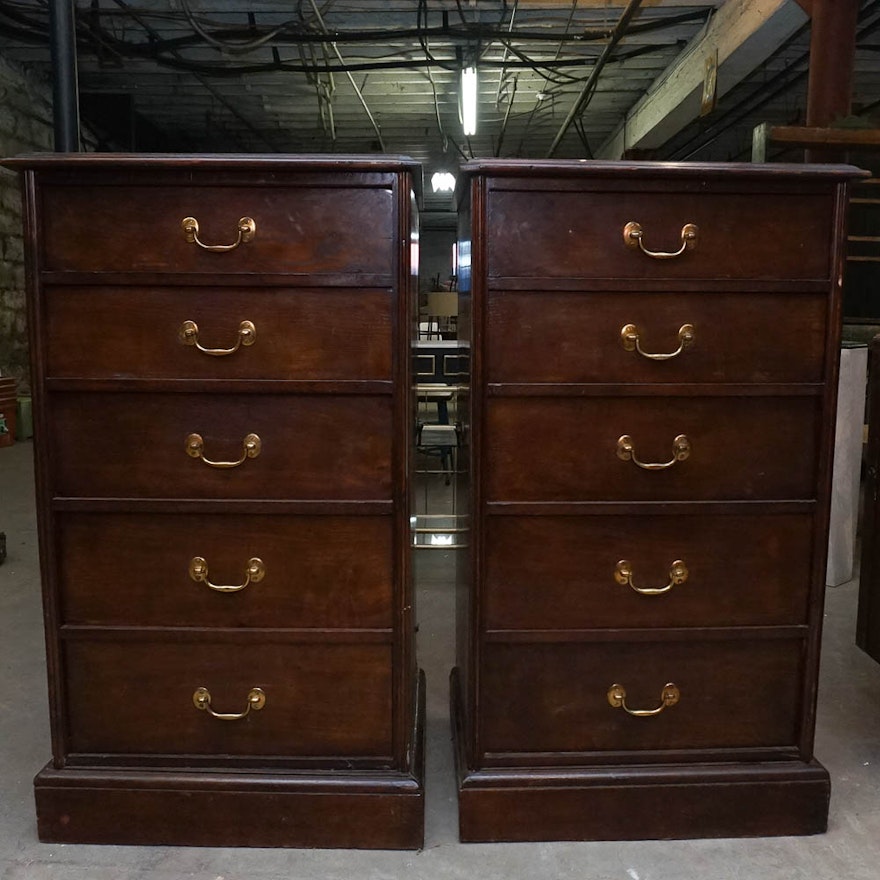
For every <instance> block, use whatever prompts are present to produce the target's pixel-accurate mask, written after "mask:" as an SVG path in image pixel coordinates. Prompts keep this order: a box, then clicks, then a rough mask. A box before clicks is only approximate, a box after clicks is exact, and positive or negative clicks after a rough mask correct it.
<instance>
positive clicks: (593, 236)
mask: <svg viewBox="0 0 880 880" xmlns="http://www.w3.org/2000/svg"><path fill="white" fill-rule="evenodd" d="M833 217H834V200H833V197H832V195H831V193H828V194H820V195H815V194H805V195H799V194H795V193H788V194H783V195H762V194H760V193H757V194H756V193H730V192H717V193H712V192H698V193H686V192H663V193H646V192H640V191H630V192H563V191H557V192H540V191H521V192H516V191H508V192H505V191H494V192H492V193H491V194H490V196H489V204H488V209H487V219H486V228H487V229H489V230H491V234H490V236H489V239H488V242H487V259H488V274H489V277H490V279H491V278H535V279H554V278H581V277H583V278H633V279H654V278H670V279H689V278H706V279H711V278H716V279H736V278H755V279H758V278H762V279H768V280H773V279H797V278H811V279H826V278H829V277H830V273H831V262H830V248H829V243H830V241H831V235H832V220H833ZM630 222H636V223H638V224H640V226H641V229H642V243H643V244H644V246H645V248H647V249H648V250H650V251H654V252H665V253H670V252H674V251H677V250H679V248H680V247H681V245H682V230H683V228H684V227H685V226H686V225H687V224H694V225H696V226H697V228H698V233H697V238H696V242H695V246H694V247H693V248H689V249H687V250H685V252H684V253H682V255H681V256H679V257H676V258H674V259H660V260H658V259H654V258H652V257H650V256H648V255H646V254H645V253H642V251H641V250H640V249H639V247H638V246H636V247H630V246H628V245H627V243H626V241H625V239H624V227H626V225H627V224H628V223H630Z"/></svg>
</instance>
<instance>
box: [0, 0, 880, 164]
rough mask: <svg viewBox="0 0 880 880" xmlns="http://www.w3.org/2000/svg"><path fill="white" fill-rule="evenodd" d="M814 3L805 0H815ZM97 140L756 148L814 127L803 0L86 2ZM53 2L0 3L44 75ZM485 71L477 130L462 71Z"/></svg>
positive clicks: (404, 150) (868, 26) (393, 148)
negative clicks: (471, 124) (790, 127)
mask: <svg viewBox="0 0 880 880" xmlns="http://www.w3.org/2000/svg"><path fill="white" fill-rule="evenodd" d="M804 5H808V4H804ZM75 9H76V34H77V60H78V69H79V88H80V95H81V108H82V116H83V120H84V122H86V123H88V124H89V126H90V128H91V129H92V130H94V131H96V132H97V134H98V137H99V146H100V147H101V148H104V149H117V150H120V149H122V150H150V151H153V150H161V151H186V152H248V153H255V152H256V153H272V152H308V153H328V152H337V153H362V152H387V153H400V154H406V155H410V156H412V157H414V158H416V159H418V160H420V161H421V162H422V163H423V164H424V167H425V170H426V173H427V174H428V175H430V174H431V173H432V172H433V171H436V170H442V169H449V170H454V168H455V166H456V165H457V164H458V163H459V162H460V161H461V160H463V159H466V158H470V157H475V156H478V157H485V156H505V157H523V158H544V157H547V156H555V157H559V158H566V157H587V158H589V157H601V158H619V157H620V156H621V155H624V154H626V155H639V156H645V157H649V158H658V159H706V160H723V159H733V160H736V159H747V158H748V150H749V144H750V138H751V130H752V128H753V127H754V125H755V124H758V123H760V122H762V121H769V122H773V123H777V124H797V123H799V122H803V116H804V106H805V100H806V99H805V95H806V78H807V68H808V60H809V40H810V28H809V17H808V15H807V14H806V12H804V9H803V8H802V5H801V4H800V3H798V2H796V0H703V2H699V0H642V2H637V0H629V2H627V0H408V2H407V0H251V2H248V0H76V2H75ZM48 32H49V27H48V0H0V53H2V55H3V56H4V57H5V58H7V59H10V60H11V61H13V62H17V63H19V64H20V65H22V66H25V67H28V68H30V69H32V70H34V71H36V72H37V73H38V74H39V75H42V76H45V77H47V78H48V77H49V76H50V71H51V59H50V50H49V40H48V36H47V35H48ZM878 50H880V2H878V0H866V2H864V3H863V4H862V12H861V16H860V22H859V37H858V50H857V53H856V86H855V94H854V96H853V100H854V112H857V113H861V114H862V115H863V117H865V118H870V116H871V114H872V112H873V110H874V108H875V105H878V104H880V55H878ZM466 66H475V67H476V68H477V71H478V80H479V88H478V121H477V131H476V134H474V135H470V136H467V135H465V134H464V131H463V127H462V119H461V70H462V68H463V67H466Z"/></svg>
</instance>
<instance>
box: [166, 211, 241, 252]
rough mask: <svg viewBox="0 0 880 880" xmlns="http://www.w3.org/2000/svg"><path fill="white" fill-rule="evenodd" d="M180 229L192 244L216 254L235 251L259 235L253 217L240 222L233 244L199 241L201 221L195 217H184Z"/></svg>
mask: <svg viewBox="0 0 880 880" xmlns="http://www.w3.org/2000/svg"><path fill="white" fill-rule="evenodd" d="M180 228H181V229H182V230H183V234H184V237H185V238H186V240H187V241H188V242H189V243H190V244H197V245H198V246H199V247H200V248H204V249H205V250H206V251H214V252H215V253H223V252H225V251H234V250H235V249H236V248H237V247H238V246H239V245H240V244H247V242H249V241H253V238H254V236H255V235H256V234H257V224H256V222H255V221H254V220H253V218H252V217H242V218H241V220H239V221H238V238H237V239H236V240H235V241H234V242H232V244H205V243H204V242H203V241H200V240H199V221H198V220H196V218H195V217H184V218H183V220H181V221H180Z"/></svg>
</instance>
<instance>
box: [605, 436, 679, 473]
mask: <svg viewBox="0 0 880 880" xmlns="http://www.w3.org/2000/svg"><path fill="white" fill-rule="evenodd" d="M690 454H691V441H690V440H688V438H687V437H686V436H685V435H684V434H679V435H678V436H677V437H676V438H675V439H674V440H673V441H672V459H671V460H670V461H664V462H660V463H651V462H645V461H639V460H638V459H637V458H636V451H635V446H634V445H633V438H632V437H630V436H629V434H624V435H622V436H621V437H619V438H618V439H617V457H618V458H619V459H620V460H621V461H632V462H633V464H637V465H638V466H639V467H640V468H644V469H645V470H646V471H662V470H665V469H666V468H670V467H672V466H673V465H674V464H675V463H676V462H677V461H684V460H685V459H687V458H688V457H689V456H690Z"/></svg>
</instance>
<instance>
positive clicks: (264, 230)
mask: <svg viewBox="0 0 880 880" xmlns="http://www.w3.org/2000/svg"><path fill="white" fill-rule="evenodd" d="M393 206H394V199H393V194H392V191H391V189H390V188H379V187H375V188H365V187H353V186H348V187H345V186H342V187H329V186H314V187H305V186H266V187H259V186H250V187H245V186H223V187H220V186H179V187H175V186H99V185H96V186H90V187H79V186H62V185H48V186H46V187H44V188H43V190H42V222H43V236H42V241H43V252H42V255H41V256H42V268H43V269H45V270H49V271H74V272H173V273H206V274H207V273H223V274H227V273H233V274H235V273H284V274H290V275H307V276H314V275H333V274H344V275H354V276H358V277H363V276H370V277H372V276H378V277H379V278H381V281H380V282H378V283H382V282H384V283H388V282H389V280H390V278H391V275H392V272H393V269H394V257H393V249H394V243H395V235H394V231H393V221H394V212H393ZM187 217H191V218H195V220H196V221H197V223H198V233H197V238H198V241H201V242H202V243H203V244H206V245H209V246H216V245H221V246H228V245H232V244H235V243H236V242H237V241H238V240H239V221H240V220H241V219H243V218H250V219H251V220H253V222H254V225H255V228H254V232H253V236H252V238H251V239H250V240H249V241H247V240H244V239H246V238H248V236H247V235H244V236H243V237H242V240H241V243H240V244H238V245H237V246H236V247H234V248H232V249H230V250H224V251H212V250H206V249H205V248H204V247H201V246H200V245H199V244H198V243H197V242H196V241H190V240H188V236H187V234H186V232H185V230H184V228H183V225H182V224H183V220H184V219H185V218H187ZM191 237H192V236H189V238H191Z"/></svg>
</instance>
